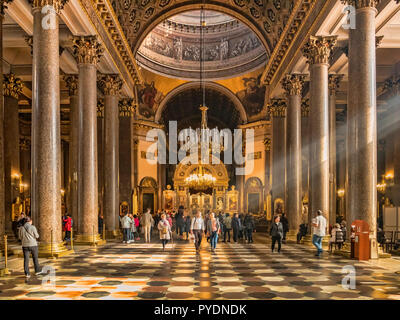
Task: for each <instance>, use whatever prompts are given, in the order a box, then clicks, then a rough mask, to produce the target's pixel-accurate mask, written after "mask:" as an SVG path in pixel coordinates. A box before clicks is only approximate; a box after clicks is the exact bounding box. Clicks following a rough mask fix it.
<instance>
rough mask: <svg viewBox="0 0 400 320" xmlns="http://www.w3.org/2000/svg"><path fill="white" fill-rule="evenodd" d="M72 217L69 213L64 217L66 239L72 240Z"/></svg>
mask: <svg viewBox="0 0 400 320" xmlns="http://www.w3.org/2000/svg"><path fill="white" fill-rule="evenodd" d="M71 228H72V219H71V217H70V216H69V215H68V214H65V216H64V217H63V231H64V232H65V236H64V241H71Z"/></svg>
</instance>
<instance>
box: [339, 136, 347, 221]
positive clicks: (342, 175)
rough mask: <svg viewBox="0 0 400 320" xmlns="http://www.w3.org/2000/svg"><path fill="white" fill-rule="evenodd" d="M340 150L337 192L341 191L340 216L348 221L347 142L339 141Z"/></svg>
mask: <svg viewBox="0 0 400 320" xmlns="http://www.w3.org/2000/svg"><path fill="white" fill-rule="evenodd" d="M337 146H338V150H337V154H338V157H337V159H338V174H337V190H338V191H339V190H340V194H339V193H337V196H338V197H339V210H338V213H339V216H343V217H344V219H345V220H346V221H348V220H347V217H346V196H347V195H346V141H339V143H338V144H337Z"/></svg>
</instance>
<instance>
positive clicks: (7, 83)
mask: <svg viewBox="0 0 400 320" xmlns="http://www.w3.org/2000/svg"><path fill="white" fill-rule="evenodd" d="M3 79H4V80H3V94H4V96H6V97H13V98H15V99H17V100H18V98H19V95H20V94H21V92H22V88H23V83H22V81H21V79H20V78H17V77H15V74H13V73H9V74H5V75H4V78H3Z"/></svg>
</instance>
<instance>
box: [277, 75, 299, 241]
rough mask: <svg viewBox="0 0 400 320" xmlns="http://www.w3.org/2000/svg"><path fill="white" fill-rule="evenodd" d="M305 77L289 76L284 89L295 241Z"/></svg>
mask: <svg viewBox="0 0 400 320" xmlns="http://www.w3.org/2000/svg"><path fill="white" fill-rule="evenodd" d="M303 85H304V76H303V75H299V74H287V75H286V76H284V77H283V79H282V87H283V89H284V90H285V93H286V96H287V112H286V190H285V204H286V210H285V212H286V214H287V218H288V220H289V235H288V236H289V237H291V236H292V237H293V239H295V237H296V234H297V231H298V229H299V226H300V221H301V211H302V201H301V174H302V172H301V97H302V90H303Z"/></svg>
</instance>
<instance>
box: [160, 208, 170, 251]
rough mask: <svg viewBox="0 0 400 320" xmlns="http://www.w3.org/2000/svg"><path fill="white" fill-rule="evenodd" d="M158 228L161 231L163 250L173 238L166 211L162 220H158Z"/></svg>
mask: <svg viewBox="0 0 400 320" xmlns="http://www.w3.org/2000/svg"><path fill="white" fill-rule="evenodd" d="M157 227H158V230H159V231H160V240H161V243H162V246H163V251H164V250H165V246H166V245H167V243H168V241H169V240H171V226H170V224H169V222H168V220H167V217H166V215H165V213H163V214H162V215H161V220H160V222H158V226H157Z"/></svg>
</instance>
